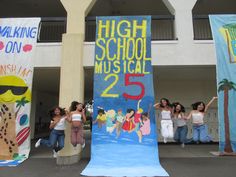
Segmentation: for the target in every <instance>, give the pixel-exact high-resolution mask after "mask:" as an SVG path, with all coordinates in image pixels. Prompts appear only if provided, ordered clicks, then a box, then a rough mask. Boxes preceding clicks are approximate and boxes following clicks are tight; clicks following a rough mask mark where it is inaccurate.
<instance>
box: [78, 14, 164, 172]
mask: <svg viewBox="0 0 236 177" xmlns="http://www.w3.org/2000/svg"><path fill="white" fill-rule="evenodd" d="M94 64H95V68H94V109H93V131H92V145H91V160H90V162H89V164H88V165H87V167H86V168H85V170H84V171H83V172H82V175H87V176H168V173H167V172H166V171H165V170H164V169H163V168H162V167H161V165H160V162H159V157H158V146H157V134H156V123H155V110H154V108H153V104H154V90H153V76H152V65H151V17H150V16H122V17H97V30H96V45H95V63H94Z"/></svg>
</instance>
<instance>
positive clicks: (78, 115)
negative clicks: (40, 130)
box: [35, 101, 86, 157]
mask: <svg viewBox="0 0 236 177" xmlns="http://www.w3.org/2000/svg"><path fill="white" fill-rule="evenodd" d="M50 116H51V122H50V126H49V128H50V129H51V132H50V135H49V139H43V138H40V139H39V140H38V141H37V142H36V144H35V147H36V148H37V147H39V146H40V145H43V146H46V147H49V148H53V157H57V152H58V151H60V150H61V149H62V148H63V147H64V140H65V128H66V121H67V122H69V123H71V144H72V145H73V146H74V147H76V146H77V145H78V144H80V145H81V146H82V148H84V147H85V140H84V136H83V123H84V122H85V121H86V116H85V109H84V105H83V104H82V103H79V102H77V101H73V102H72V103H71V106H70V109H69V111H68V110H65V109H62V108H61V107H59V106H57V107H55V108H53V109H52V110H51V111H50Z"/></svg>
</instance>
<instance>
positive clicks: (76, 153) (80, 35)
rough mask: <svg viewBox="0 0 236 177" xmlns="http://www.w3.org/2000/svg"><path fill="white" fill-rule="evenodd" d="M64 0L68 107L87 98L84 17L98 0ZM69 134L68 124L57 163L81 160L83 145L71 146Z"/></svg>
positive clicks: (64, 97) (63, 83)
mask: <svg viewBox="0 0 236 177" xmlns="http://www.w3.org/2000/svg"><path fill="white" fill-rule="evenodd" d="M61 2H62V4H63V6H64V7H65V9H66V11H67V33H66V34H63V37H62V58H61V77H60V95H59V104H60V106H62V107H67V108H69V106H70V103H71V102H72V101H74V100H76V101H79V102H83V101H84V69H83V43H84V36H85V30H84V29H85V16H86V13H87V12H88V9H90V8H91V6H93V4H94V3H95V0H61ZM70 133H71V131H70V125H69V124H67V126H66V131H65V134H66V137H65V147H64V148H63V150H61V151H60V153H59V156H58V158H57V164H73V163H76V162H78V161H79V160H80V155H81V146H79V147H77V148H74V147H72V145H71V143H70Z"/></svg>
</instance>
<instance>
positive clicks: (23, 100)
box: [15, 97, 29, 117]
mask: <svg viewBox="0 0 236 177" xmlns="http://www.w3.org/2000/svg"><path fill="white" fill-rule="evenodd" d="M26 103H29V101H28V100H26V97H22V98H21V99H20V100H16V108H18V109H17V111H16V113H15V116H16V117H17V114H18V112H19V111H20V108H21V107H22V106H25V104H26Z"/></svg>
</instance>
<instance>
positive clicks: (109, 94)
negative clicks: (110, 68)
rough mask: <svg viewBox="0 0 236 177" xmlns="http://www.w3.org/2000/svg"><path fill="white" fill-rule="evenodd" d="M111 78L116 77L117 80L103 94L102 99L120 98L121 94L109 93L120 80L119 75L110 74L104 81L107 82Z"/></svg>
mask: <svg viewBox="0 0 236 177" xmlns="http://www.w3.org/2000/svg"><path fill="white" fill-rule="evenodd" d="M111 77H115V80H114V81H113V82H112V83H111V84H110V85H109V86H108V87H107V88H106V89H105V90H104V91H103V92H102V94H101V97H112V98H116V97H119V94H112V93H108V92H109V90H111V89H112V88H113V87H114V85H116V83H117V82H118V80H119V77H118V75H117V74H109V75H107V76H106V77H105V78H104V80H105V81H107V80H108V79H109V78H111Z"/></svg>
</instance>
